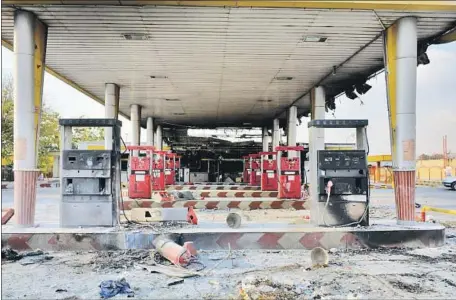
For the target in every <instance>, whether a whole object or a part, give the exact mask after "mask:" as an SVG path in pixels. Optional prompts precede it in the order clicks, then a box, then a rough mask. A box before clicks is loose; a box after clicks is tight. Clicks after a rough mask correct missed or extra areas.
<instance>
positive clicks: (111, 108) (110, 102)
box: [104, 83, 120, 150]
mask: <svg viewBox="0 0 456 300" xmlns="http://www.w3.org/2000/svg"><path fill="white" fill-rule="evenodd" d="M119 95H120V88H119V86H118V85H117V84H115V83H106V85H105V118H107V119H117V118H118V113H119ZM104 132H105V149H106V150H112V128H110V127H106V128H105V129H104Z"/></svg>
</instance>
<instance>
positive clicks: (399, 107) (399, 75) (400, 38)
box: [384, 17, 417, 224]
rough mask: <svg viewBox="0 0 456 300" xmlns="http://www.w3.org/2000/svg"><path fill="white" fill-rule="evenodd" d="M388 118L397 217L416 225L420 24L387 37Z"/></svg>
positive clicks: (400, 26) (401, 24)
mask: <svg viewBox="0 0 456 300" xmlns="http://www.w3.org/2000/svg"><path fill="white" fill-rule="evenodd" d="M384 41H385V43H384V46H385V58H386V62H385V63H386V70H387V72H386V77H387V96H388V114H389V121H390V138H391V153H392V158H393V176H394V190H395V200H396V217H397V222H398V223H399V224H413V223H414V221H415V168H416V161H415V159H416V72H417V71H416V66H417V20H416V18H414V17H406V18H402V19H399V20H398V21H397V22H396V23H395V24H393V26H391V27H390V28H388V30H387V31H386V35H385V40H384Z"/></svg>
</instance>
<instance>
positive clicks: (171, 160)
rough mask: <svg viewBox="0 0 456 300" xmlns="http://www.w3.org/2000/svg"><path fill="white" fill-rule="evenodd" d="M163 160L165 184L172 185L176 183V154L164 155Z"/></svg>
mask: <svg viewBox="0 0 456 300" xmlns="http://www.w3.org/2000/svg"><path fill="white" fill-rule="evenodd" d="M165 159H166V161H165V162H166V165H165V184H166V185H173V184H175V183H176V153H166V155H165Z"/></svg>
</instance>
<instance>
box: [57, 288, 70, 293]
mask: <svg viewBox="0 0 456 300" xmlns="http://www.w3.org/2000/svg"><path fill="white" fill-rule="evenodd" d="M55 292H56V293H66V292H68V290H66V289H56V290H55Z"/></svg>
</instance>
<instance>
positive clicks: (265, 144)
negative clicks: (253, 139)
mask: <svg viewBox="0 0 456 300" xmlns="http://www.w3.org/2000/svg"><path fill="white" fill-rule="evenodd" d="M262 142H263V152H267V151H269V134H268V128H267V127H263V140H262Z"/></svg>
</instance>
